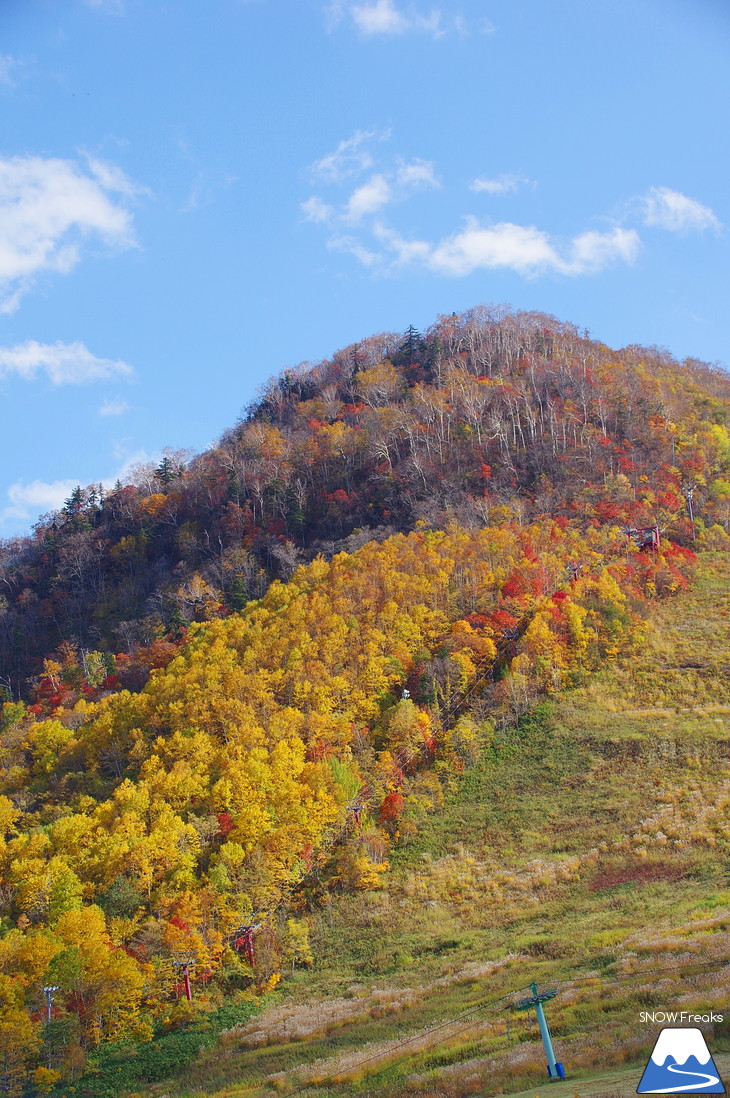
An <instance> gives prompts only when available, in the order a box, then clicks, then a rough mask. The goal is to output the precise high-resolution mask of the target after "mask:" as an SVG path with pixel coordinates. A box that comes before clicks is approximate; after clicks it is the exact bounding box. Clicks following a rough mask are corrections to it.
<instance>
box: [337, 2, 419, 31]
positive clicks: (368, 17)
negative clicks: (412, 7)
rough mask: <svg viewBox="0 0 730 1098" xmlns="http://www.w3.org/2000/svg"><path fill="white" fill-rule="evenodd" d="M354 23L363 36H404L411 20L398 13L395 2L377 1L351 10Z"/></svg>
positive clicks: (357, 5) (359, 5)
mask: <svg viewBox="0 0 730 1098" xmlns="http://www.w3.org/2000/svg"><path fill="white" fill-rule="evenodd" d="M350 14H351V15H352V19H353V22H354V23H355V26H356V27H357V28H358V30H361V31H362V32H363V34H403V32H404V31H407V30H408V29H409V28H410V25H411V24H410V20H409V19H407V18H406V17H405V15H403V13H402V12H400V11H398V9H397V8H396V6H395V4H394V3H393V0H375V3H374V4H356V5H355V6H354V7H352V8H351V9H350Z"/></svg>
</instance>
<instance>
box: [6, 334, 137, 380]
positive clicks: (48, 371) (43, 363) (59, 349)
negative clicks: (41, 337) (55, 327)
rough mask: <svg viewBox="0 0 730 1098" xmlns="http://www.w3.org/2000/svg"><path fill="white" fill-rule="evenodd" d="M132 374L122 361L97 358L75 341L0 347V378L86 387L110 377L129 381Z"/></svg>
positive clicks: (32, 342)
mask: <svg viewBox="0 0 730 1098" xmlns="http://www.w3.org/2000/svg"><path fill="white" fill-rule="evenodd" d="M133 373H134V370H133V369H132V367H131V366H129V365H128V364H127V363H126V362H122V361H120V360H117V361H114V360H112V359H110V358H98V357H97V356H96V355H93V354H92V353H91V351H89V350H88V348H87V347H86V346H85V345H84V344H83V343H78V342H77V343H60V342H59V343H37V342H36V341H35V340H28V341H27V342H26V343H18V344H16V345H15V346H14V347H0V379H2V378H4V377H19V378H21V379H22V380H23V381H34V380H35V379H36V378H37V377H38V376H39V375H43V374H44V375H45V376H46V377H47V378H48V380H49V381H50V382H51V384H52V385H88V384H89V383H90V382H94V381H108V380H109V379H110V378H120V377H121V378H129V377H131V376H132V374H133Z"/></svg>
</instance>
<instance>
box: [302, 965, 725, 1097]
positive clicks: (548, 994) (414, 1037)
mask: <svg viewBox="0 0 730 1098" xmlns="http://www.w3.org/2000/svg"><path fill="white" fill-rule="evenodd" d="M728 964H730V957H728V958H725V959H724V960H723V959H721V960H715V961H704V962H698V963H697V964H695V965H670V966H668V967H667V968H660V969H654V970H653V972H652V974H651V975H653V976H654V975H656V976H660V975H665V974H667V973H671V972H688V971H691V970H695V969H707V968H717V967H721V966H723V965H728ZM647 975H648V973H638V972H636V973H627V974H626V975H622V976H618V977H613V978H612V982H616V983H621V982H623V980H628V979H635V978H637V977H639V976H641V977H643V978H644V979H646V977H647ZM596 979H597V977H590V976H589V977H583V978H578V979H576V980H568V981H564V982H559V983H558V984H557V985H556V986H555V987H554V988H551V989H546V990H545V991H543V992H539V991H538V990H537V985H536V984H535V983H532V984H530V985H526V986H525V987H524V988H518V989H517V990H516V991H510V992H507V994H505V995H502V996H501V997H500V998H498V999H488V1000H486V1001H485V1002H482V1003H477V1004H476V1006H473V1007H468V1008H467V1009H466V1010H463V1011H461V1013H459V1014H456V1015H455V1016H454V1017H453V1018H448V1019H447V1020H446V1021H444V1022H438V1023H436V1024H435V1025H433V1026H430V1027H429V1028H427V1029H424V1030H421V1031H420V1032H419V1033H414V1034H411V1035H410V1036H409V1037H404V1038H403V1039H402V1040H401V1041H399V1042H398V1044H396V1045H394V1046H393V1047H392V1048H391V1049H389V1051H388V1052H387V1053H382V1052H377V1053H373V1054H372V1055H371V1056H367V1057H365V1058H364V1059H362V1060H358V1061H357V1062H356V1063H355V1064H352V1065H351V1067H350V1068H349V1069H348V1070H349V1071H358V1070H359V1069H360V1068H361V1067H364V1066H365V1065H366V1064H369V1063H372V1062H373V1061H374V1060H378V1059H380V1058H381V1057H382V1056H383V1055H387V1056H388V1057H392V1055H393V1054H394V1053H397V1052H398V1050H399V1049H401V1048H406V1047H407V1046H408V1045H409V1044H413V1042H414V1041H419V1040H422V1039H423V1038H424V1037H427V1036H428V1035H429V1034H431V1033H437V1032H439V1030H443V1029H446V1028H447V1027H448V1026H452V1025H454V1024H455V1023H457V1022H460V1021H462V1020H463V1019H464V1018H469V1017H472V1016H473V1015H475V1014H479V1013H481V1012H482V1011H484V1010H488V1009H489V1008H495V1007H497V1006H499V1005H500V1004H501V1003H507V1000H510V999H514V996H515V995H518V994H519V992H520V991H527V990H530V991H531V992H532V995H531V996H529V997H528V998H527V999H525V998H523V999H520V1000H517V1002H516V1003H513V1004H512V1005H510V1004H508V1005H507V1010H508V1011H516V1012H519V1010H520V1005H521V1004H522V1009H533V1004H532V1002H531V1001H529V1002H528V999H529V1000H532V998H533V997H534V996H535V995H537V996H539V997H540V998H541V999H543V1001H546V1000H547V999H551V998H555V997H556V996H557V995H559V994H560V993H561V992H563V991H569V990H570V989H571V988H574V987H578V986H580V985H582V984H585V982H586V981H587V980H591V981H593V980H596ZM476 1021H478V1019H475V1020H474V1021H471V1022H469V1023H468V1024H467V1025H465V1026H463V1027H461V1028H460V1029H458V1030H456V1031H454V1032H453V1033H451V1034H449V1036H450V1037H452V1038H453V1037H458V1036H460V1035H461V1034H462V1033H466V1032H467V1030H469V1029H471V1028H472V1026H473V1025H475V1023H476ZM538 1021H539V1019H538ZM505 1023H506V1026H507V1030H508V1032H509V1013H508V1014H507V1015H506V1017H505ZM511 1045H512V1041H511V1040H508V1041H507V1043H506V1044H505V1045H504V1046H503V1047H504V1048H510V1047H511ZM489 1051H490V1053H491V1052H496V1051H498V1049H490V1050H489ZM558 1062H559V1061H554V1063H555V1065H556V1068H557V1063H558ZM560 1066H561V1068H562V1063H561V1064H560ZM563 1077H564V1072H563V1075H560V1074H559V1073H558V1072H556V1074H555V1075H553V1076H551V1078H552V1079H553V1080H557V1079H559V1078H563ZM314 1086H321V1083H302V1084H300V1085H299V1086H297V1087H294V1088H293V1089H292V1090H287V1091H286V1093H287V1095H294V1094H301V1093H303V1092H304V1091H305V1090H309V1089H311V1088H312V1087H314Z"/></svg>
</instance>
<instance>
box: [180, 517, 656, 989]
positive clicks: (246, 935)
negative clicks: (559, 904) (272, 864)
mask: <svg viewBox="0 0 730 1098" xmlns="http://www.w3.org/2000/svg"><path fill="white" fill-rule="evenodd" d="M624 533H626V535H627V538H628V540H631V536H630V534H631V533H642V534H645V533H646V534H648V533H651V535H652V537H651V539H650V540H649V542H647V546H649V545H650V547H651V548H652V549H655V550H657V551H658V549H659V537H660V531H659V527H658V526H656V527H647V528H646V530H642V531H635V530H634V528H628V527H625V528H624ZM585 567H586V566H585V565H584V564H581V563H580V562H578V561H570V562H569V564H568V565H567V566H566V570H567V572H568V573H569V576H570V582H572V583H575V582H576V581H577V579H578V576H579V574H580V573H581V572H583V571H584V570H585ZM560 589H561V588H558V589H557V590H560ZM555 593H557V592H552V593H550V594H549V595H547V598H548V599H549V598H552V597H553V595H554V594H555ZM536 612H537V609H536V605H533V606H531V607H530V608H529V609H528V610H527V611H526V612H525V613H524V614H523V616H522V618H521V619H520V620H519V621H518V622H517V623H516V624H515V625H514V626H512V627H511V628H508V629H504V630H503V631H502V641H501V643H498V644H497V645H496V654H495V656H494V657H493V658H492V659H490V660H489V661H483V662H482V663H481V664H477V667H476V677H475V679H474V681H473V682H472V683H471V685H470V686H469V688H468V689H467V690H466V691H464V692H463V693H458V692H457V693H456V694H455V696H454V697H453V698H452V700H451V701H450V702H449V704H448V705H447V706H446V708H445V710H444V711H443V712H442V713H441V714H439V723H440V725H441V732H442V734H443V732H444V731H446V730H447V729H448V728H449V727H451V726H452V725H453V723H454V721H455V720H456V718H457V717H458V715H459V713H460V712H461V711H462V710H463V708H464V706H465V705H466V704H467V702H468V701H469V699H470V698H472V697H473V696H474V694H475V693H476V692H477V691H478V690H480V689H481V688H482V687H483V686H484V685H485V684H487V683H488V682H493V681H494V674H495V671H496V669H497V668H498V667H499V666H500V664H501V663H502V662H503V661H504V660H505V657H509V656H514V655H515V654H516V644H517V641H518V640H519V638H520V637H522V636H523V635H524V633H525V632H526V630H527V628H528V626H529V624H530V622H531V620H532V619H533V617H534V615H535V613H536ZM384 720H385V714H382V715H381V717H380V718H379V719H378V720H377V721H376V722H375V724H374V725H373V726H372V728H371V729H370V731H371V732H372V731H374V730H376V729H377V728H378V727H382V725H383V722H384ZM435 747H436V737H432V738H431V739H429V740H428V741H425V742H424V743H423V744H421V745H420V746H419V747H417V748H415V749H412V750H410V751H409V750H408V749H406V748H398V749H397V750H396V752H395V753H394V759H393V767H392V769H391V773H390V775H389V776H386V777H384V778H383V779H381V781H388V780H390V781H396V782H398V784H402V782H403V781H404V780H405V774H406V769H407V768H408V767H411V766H412V764H413V763H414V762H415V761H416V760H417V759H418V758H419V757H421V756H423V757H424V758H425V757H426V756H427V755H429V754H432V753H433V752H434V751H435ZM375 793H376V790H375V788H374V784H373V782H372V781H366V782H364V783H363V785H362V786H361V787H360V788H359V790H358V792H357V793H356V794H355V796H354V797H353V798H351V800H350V801H349V802H348V803H347V805H346V806H345V819H344V821H343V822H342V823H341V824H340V825H339V826H335V827H332V828H330V829H329V831H325V835H324V836H323V841H322V842H321V843H320V845H319V847H318V849H317V851H316V854H314V855H313V856H312V864H311V865H309V866H308V867H307V868H305V870H304V871H303V872H302V873H301V874H300V875H299V876H298V877H297V878H296V879H295V880H290V881H289V882H288V884H287V885H286V887H285V888H284V890H283V892H282V894H281V895H280V897H279V899H278V901H277V902H276V904H274V906H273V907H271V908H269V907H262V908H258V909H255V910H254V911H253V912H252V913H251V915H250V916H249V918H248V920H247V922H245V923H242V924H239V926H238V927H236V928H235V929H234V930H233V931H232V932H231V933H229V934H227V935H225V936H224V938H223V941H224V943H225V944H227V945H231V946H233V948H234V949H236V950H237V951H241V950H244V951H245V952H246V955H247V957H248V960H249V962H250V964H251V967H252V968H253V967H254V966H255V958H256V954H255V945H254V935H255V934H256V932H257V931H259V930H261V929H262V928H263V926H264V925H265V924H266V923H270V922H271V921H272V919H273V918H274V916H275V915H276V913H277V912H278V911H279V909H280V908H281V907H283V906H284V904H286V903H287V902H288V900H289V899H290V897H291V894H292V892H293V891H294V889H295V888H299V887H301V885H303V884H304V883H305V882H306V881H307V880H308V879H309V877H311V876H312V875H314V874H315V873H316V872H318V870H319V864H320V863H319V862H318V861H317V859H321V858H322V857H323V855H326V854H327V852H328V851H329V850H331V849H332V848H333V847H334V846H336V845H337V844H338V843H339V842H340V841H342V840H343V839H344V838H345V837H346V836H347V834H348V833H349V831H350V828H351V827H352V823H353V821H354V822H355V824H356V826H359V823H360V817H361V814H362V812H363V810H364V809H365V807H366V806H367V805H368V803H372V801H373V799H374V795H375ZM188 983H189V981H188V982H186V994H187V987H188Z"/></svg>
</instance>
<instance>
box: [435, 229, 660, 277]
mask: <svg viewBox="0 0 730 1098" xmlns="http://www.w3.org/2000/svg"><path fill="white" fill-rule="evenodd" d="M638 249H639V237H638V235H637V233H635V232H634V230H633V229H612V230H611V231H610V232H607V233H598V232H589V233H583V234H582V235H580V236H577V237H574V239H573V240H572V241H571V242H570V243H569V245H568V247H567V249H564V252H565V253H566V254H561V251H560V250H558V248H557V247H556V246H555V244H553V243H552V241H551V239H550V237H549V235H548V234H547V233H546V232H543V231H542V230H540V229H537V228H535V226H533V225H529V226H525V225H514V224H512V223H511V222H509V221H504V222H501V223H500V224H497V225H492V226H490V227H488V228H484V227H482V226H481V225H480V224H479V222H478V221H476V219H475V218H470V219H469V221H468V222H467V226H466V228H465V229H463V230H462V231H461V232H460V233H456V234H454V236H451V237H448V238H447V239H446V240H442V241H441V242H440V243H439V244H438V245H437V246H436V247H435V248H434V249H433V251H432V252H431V255H430V256H429V259H428V266H429V267H430V269H431V270H432V271H436V272H438V273H439V274H449V275H453V276H457V277H463V276H464V275H469V274H472V273H473V272H474V271H476V270H479V269H494V268H500V267H502V268H506V269H508V270H512V271H516V272H517V273H518V274H521V275H525V276H528V277H533V276H535V275H538V274H542V273H544V272H546V271H556V272H557V273H559V274H565V275H573V276H574V275H582V274H591V273H594V272H596V271H599V270H601V269H602V268H603V267H606V266H608V264H609V263H612V262H614V261H616V260H621V261H623V262H627V263H630V262H632V261H633V259H635V257H636V254H637V252H638Z"/></svg>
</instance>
